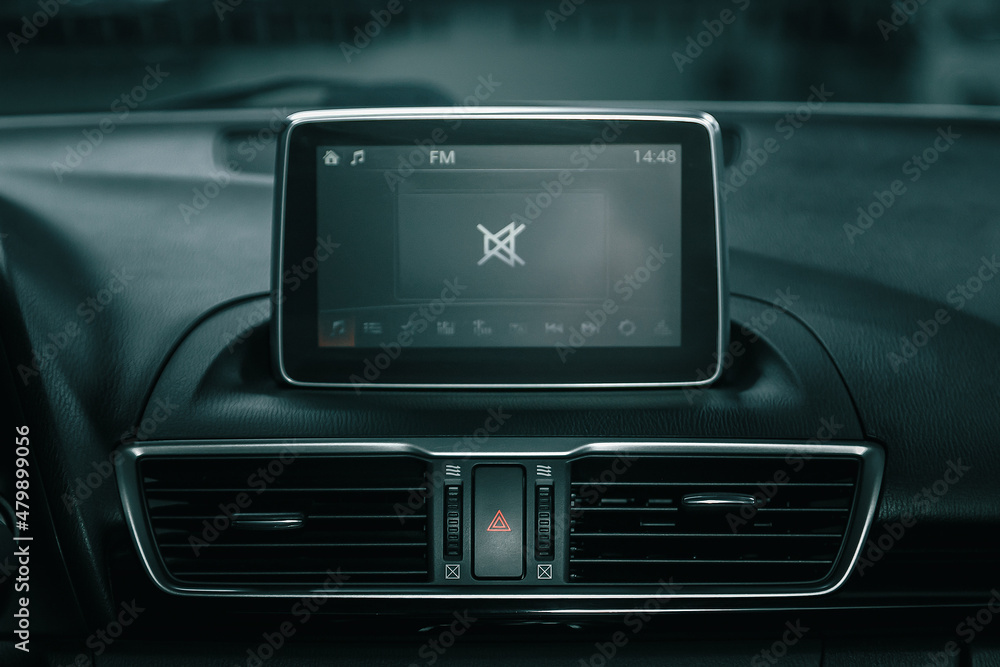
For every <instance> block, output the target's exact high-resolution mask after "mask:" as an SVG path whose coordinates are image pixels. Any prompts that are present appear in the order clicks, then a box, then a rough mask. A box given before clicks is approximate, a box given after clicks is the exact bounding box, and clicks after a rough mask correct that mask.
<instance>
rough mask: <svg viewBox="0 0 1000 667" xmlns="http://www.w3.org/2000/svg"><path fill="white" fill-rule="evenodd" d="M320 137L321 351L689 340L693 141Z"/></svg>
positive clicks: (318, 336)
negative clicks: (685, 147) (437, 142)
mask: <svg viewBox="0 0 1000 667" xmlns="http://www.w3.org/2000/svg"><path fill="white" fill-rule="evenodd" d="M585 148H586V147H581V146H578V145H544V144H533V145H460V146H453V147H447V148H442V149H434V148H430V147H426V146H424V147H415V146H414V145H409V146H407V145H397V146H371V145H369V146H365V145H319V146H316V147H315V161H316V171H315V173H316V176H315V178H316V190H315V192H316V232H317V235H318V237H319V238H322V239H329V240H332V242H333V243H336V244H338V245H337V250H336V252H334V253H333V254H332V256H331V257H330V258H329V259H328V260H327V261H325V262H323V263H322V264H320V265H319V268H318V271H317V275H316V280H317V285H316V302H317V312H318V317H317V319H316V322H317V330H316V338H315V340H316V341H317V344H318V346H319V347H321V348H361V349H364V348H371V349H377V348H380V346H383V345H391V344H392V343H394V342H396V343H401V344H402V345H404V346H405V347H414V348H436V347H439V348H451V347H461V348H470V347H472V348H483V347H501V348H524V347H535V348H556V349H557V350H558V348H559V347H560V346H563V347H564V348H565V349H568V348H574V347H579V345H580V341H586V344H587V345H588V346H593V347H646V348H648V347H673V346H679V345H681V344H682V342H683V341H682V339H681V332H682V325H681V324H682V323H681V313H682V308H681V307H682V303H681V275H682V274H681V271H682V264H681V259H682V253H681V241H682V234H681V228H682V226H681V206H682V201H681V199H682V188H683V184H682V182H681V181H682V179H681V175H682V165H683V160H684V155H683V152H682V147H681V145H680V144H670V143H665V144H653V145H650V144H641V145H639V144H626V143H622V144H617V145H608V146H605V147H604V148H603V150H602V151H601V152H600V153H599V154H597V153H596V152H595V151H587V150H585Z"/></svg>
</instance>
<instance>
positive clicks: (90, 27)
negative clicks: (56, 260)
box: [0, 0, 1000, 114]
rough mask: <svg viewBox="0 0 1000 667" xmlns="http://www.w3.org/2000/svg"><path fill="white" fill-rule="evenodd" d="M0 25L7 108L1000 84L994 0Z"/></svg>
mask: <svg viewBox="0 0 1000 667" xmlns="http://www.w3.org/2000/svg"><path fill="white" fill-rule="evenodd" d="M0 28H2V34H3V36H4V45H3V52H4V53H3V56H2V57H0V90H2V91H3V94H2V95H0V113H2V114H23V113H51V112H67V111H87V110H90V111H107V109H108V108H110V107H111V105H112V104H114V103H115V101H116V100H117V99H119V98H120V97H121V95H122V91H130V90H133V89H135V87H136V86H143V87H144V91H143V92H142V93H140V94H138V95H137V96H136V97H142V98H143V99H142V100H138V99H132V98H130V99H129V100H127V102H128V104H129V105H133V104H134V105H135V108H136V109H152V108H197V107H213V106H215V107H220V106H234V107H235V106H273V105H280V104H290V105H292V106H298V107H301V106H328V105H329V106H334V105H343V106H354V105H392V104H396V105H399V104H437V103H443V104H462V103H468V104H473V103H475V104H480V103H484V102H485V103H490V104H506V103H514V102H519V101H538V100H545V101H554V100H565V101H573V100H614V101H620V100H666V101H674V100H745V101H801V100H804V99H806V98H807V97H808V96H809V94H810V87H811V86H821V85H825V86H826V89H827V90H829V91H831V92H832V93H833V97H832V99H833V101H835V102H901V103H945V104H988V105H992V104H997V103H998V100H1000V48H998V47H1000V41H998V37H1000V3H998V2H995V1H994V0H896V1H894V2H862V1H859V0H822V1H804V0H716V1H711V2H705V1H703V0H688V1H684V2H670V3H665V2H659V1H643V2H622V1H620V0H614V1H609V0H521V1H514V0H508V1H506V2H501V1H497V0H494V1H486V2H468V1H462V2H459V1H452V2H430V1H429V0H375V1H374V2H365V3H362V2H345V1H344V0H337V1H336V2H334V1H332V0H326V1H323V2H320V1H317V0H274V1H264V0H89V1H77V0H18V1H15V2H5V3H3V5H2V7H0ZM147 68H150V69H147ZM153 72H156V73H157V74H156V76H152V75H151V73H153ZM156 79H158V80H156ZM154 80H155V85H151V82H154ZM144 81H145V83H143V82H144ZM484 82H485V83H484Z"/></svg>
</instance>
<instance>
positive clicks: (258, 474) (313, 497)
mask: <svg viewBox="0 0 1000 667" xmlns="http://www.w3.org/2000/svg"><path fill="white" fill-rule="evenodd" d="M279 462H280V465H278V463H279ZM141 466H142V468H141V473H142V477H143V479H144V486H143V492H144V499H145V502H146V514H147V516H148V517H149V520H150V523H151V528H152V535H153V539H154V541H155V543H156V546H157V549H158V550H159V552H160V557H161V559H162V561H163V563H164V566H165V567H166V569H167V571H168V572H169V573H170V575H171V576H172V577H174V578H175V579H177V580H180V581H184V582H188V583H198V584H201V585H210V584H213V583H218V584H225V585H235V584H246V585H248V586H264V587H266V586H271V585H286V586H287V585H320V584H323V583H324V582H325V580H326V579H327V577H328V576H329V574H328V573H329V571H337V570H338V569H339V570H340V572H341V573H342V574H345V575H348V576H349V577H350V578H349V580H348V581H347V583H346V584H345V585H347V586H350V585H355V584H370V583H419V582H425V581H427V580H428V579H429V576H430V575H429V558H430V549H429V546H428V534H427V505H426V501H425V496H426V495H427V490H428V488H429V487H428V486H427V484H426V476H427V464H426V463H425V462H423V461H421V460H420V459H418V458H415V457H409V456H378V457H365V456H356V457H319V456H299V457H292V456H287V457H286V458H284V459H267V458H263V457H259V456H253V457H249V456H248V457H238V456H236V457H234V456H226V457H221V456H217V457H196V456H190V457H176V458H175V457H171V458H165V457H164V458H159V457H148V458H145V459H143V460H142V461H141ZM262 471H265V472H266V474H263V472H262ZM376 480H377V481H376ZM373 482H374V483H373ZM241 494H242V495H241ZM238 498H240V500H239V502H241V503H242V505H240V506H238V505H236V503H237V499H238ZM237 513H247V514H256V515H266V514H275V515H283V514H294V515H296V516H300V517H301V518H302V521H301V525H300V526H296V527H295V528H294V529H291V530H273V531H268V530H253V531H250V530H242V529H240V528H239V527H238V526H237V527H234V526H233V525H231V524H232V517H233V515H234V514H237Z"/></svg>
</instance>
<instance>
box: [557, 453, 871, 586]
mask: <svg viewBox="0 0 1000 667" xmlns="http://www.w3.org/2000/svg"><path fill="white" fill-rule="evenodd" d="M860 469H861V463H860V461H859V460H857V459H853V458H832V457H830V458H827V457H812V458H799V457H797V456H795V455H792V456H790V457H788V458H785V457H780V456H779V457H767V456H761V457H750V456H747V457H744V456H726V457H721V456H704V457H682V456H676V457H673V456H657V457H631V458H628V457H617V458H616V457H612V456H590V457H585V458H582V459H579V460H577V461H575V462H574V463H573V464H572V469H571V470H572V472H571V501H570V502H571V508H570V511H571V514H570V564H569V576H570V581H571V582H573V583H597V584H600V583H637V584H638V583H656V582H658V581H660V580H664V581H669V580H671V579H672V580H673V582H674V583H676V584H680V585H702V584H706V585H728V586H733V585H736V586H742V585H751V586H752V585H786V584H787V585H796V584H798V585H806V584H815V585H818V584H820V583H822V582H824V581H826V580H827V579H829V577H830V576H831V575H832V573H833V571H834V568H835V565H836V563H837V560H838V558H839V557H840V554H841V551H842V549H843V546H844V540H845V534H846V533H847V530H848V526H849V525H850V519H851V512H852V507H853V506H854V503H855V495H856V492H857V487H858V479H859V474H860Z"/></svg>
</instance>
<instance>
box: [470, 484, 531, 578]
mask: <svg viewBox="0 0 1000 667" xmlns="http://www.w3.org/2000/svg"><path fill="white" fill-rule="evenodd" d="M472 474H473V480H472V492H473V500H472V512H473V524H472V530H473V533H472V546H473V560H472V565H473V574H474V575H475V577H476V578H477V579H520V578H522V577H523V576H524V468H522V467H521V466H501V465H480V466H476V467H475V469H474V470H473V473H472Z"/></svg>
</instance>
